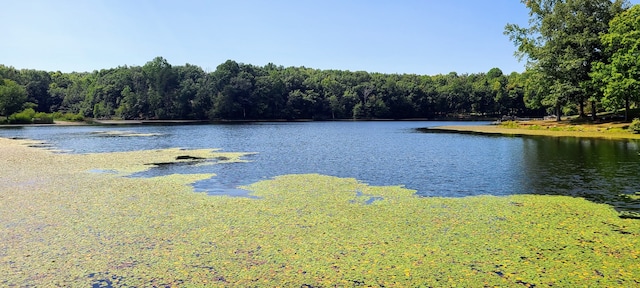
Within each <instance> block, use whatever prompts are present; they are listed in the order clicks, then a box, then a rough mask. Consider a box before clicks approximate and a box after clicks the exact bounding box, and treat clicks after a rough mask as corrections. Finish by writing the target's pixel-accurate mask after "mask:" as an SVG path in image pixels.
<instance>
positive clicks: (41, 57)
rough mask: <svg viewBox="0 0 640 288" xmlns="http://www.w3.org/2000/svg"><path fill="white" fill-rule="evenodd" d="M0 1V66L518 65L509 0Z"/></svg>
mask: <svg viewBox="0 0 640 288" xmlns="http://www.w3.org/2000/svg"><path fill="white" fill-rule="evenodd" d="M639 1H640V0H639ZM3 2H4V3H2V9H1V10H0V27H3V29H2V33H1V34H0V35H2V36H0V39H2V44H1V45H0V64H4V65H8V66H13V67H15V68H18V69H22V68H29V69H39V70H46V71H57V70H59V71H62V72H72V71H93V70H99V69H104V68H113V67H117V66H122V65H128V66H141V65H144V64H145V63H146V62H148V61H150V60H152V59H153V58H154V57H156V56H162V57H164V58H165V59H167V60H168V61H169V63H170V64H172V65H183V64H185V63H189V64H194V65H198V66H200V67H202V68H204V69H206V70H208V71H213V70H215V68H216V66H217V65H219V64H221V63H223V62H224V61H226V60H227V59H232V60H235V61H237V62H242V63H247V64H254V65H260V66H262V65H265V64H267V63H269V62H271V63H274V64H277V65H283V66H305V67H311V68H318V69H339V70H351V71H360V70H361V71H368V72H382V73H414V74H422V75H435V74H446V73H449V72H452V71H455V72H457V73H478V72H487V71H489V69H491V68H493V67H498V68H500V69H502V70H503V72H504V73H510V72H512V71H516V72H522V71H524V63H523V62H518V60H517V59H516V58H515V57H514V56H513V52H514V51H515V47H514V46H513V43H511V42H510V41H509V39H508V37H507V36H505V35H504V34H503V31H504V26H505V24H507V23H516V24H522V25H526V24H527V21H528V14H527V13H528V10H527V9H526V8H525V7H524V5H523V4H522V3H520V1H518V0H485V1H479V0H476V1H472V0H458V1H442V0H440V1H436V0H422V1H421V0H395V1H394V0H386V1H381V0H368V1H367V0H350V1H349V0H323V1H305V0H297V1H293V0H264V1H259V0H252V1H243V0H233V1H232V0H229V1H214V0H211V1H205V0H182V1H177V0H176V1H164V0H58V1H53V0H48V1H47V0H11V1H3ZM7 2H8V3H7ZM632 2H633V3H637V2H638V1H632Z"/></svg>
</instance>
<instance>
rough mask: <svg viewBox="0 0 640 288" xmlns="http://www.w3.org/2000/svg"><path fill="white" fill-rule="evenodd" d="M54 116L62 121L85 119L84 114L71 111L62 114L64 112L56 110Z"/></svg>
mask: <svg viewBox="0 0 640 288" xmlns="http://www.w3.org/2000/svg"><path fill="white" fill-rule="evenodd" d="M53 118H54V119H56V120H62V121H84V116H82V114H80V113H78V114H73V113H70V112H67V113H64V114H62V112H54V113H53Z"/></svg>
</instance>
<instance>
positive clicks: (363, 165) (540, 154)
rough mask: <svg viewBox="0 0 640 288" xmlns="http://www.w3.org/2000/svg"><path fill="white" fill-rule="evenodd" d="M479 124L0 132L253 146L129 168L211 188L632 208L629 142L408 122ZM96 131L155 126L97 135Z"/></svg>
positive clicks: (73, 139) (104, 141)
mask: <svg viewBox="0 0 640 288" xmlns="http://www.w3.org/2000/svg"><path fill="white" fill-rule="evenodd" d="M449 124H455V125H465V124H472V125H477V124H478V123H477V122H476V123H460V122H456V123H446V122H308V123H248V124H216V125H175V126H71V127H25V128H12V129H0V137H22V138H30V139H37V140H44V141H47V142H49V143H51V144H52V145H53V146H54V147H55V148H57V149H63V150H67V151H69V152H70V153H88V152H111V151H124V150H143V149H158V148H172V147H182V148H221V149H222V150H223V151H229V152H257V154H255V155H250V156H247V157H246V159H248V160H251V162H249V163H233V164H221V165H213V166H208V167H193V166H174V167H163V168H155V169H152V170H151V171H149V172H145V173H142V174H139V175H136V176H137V177H144V176H156V175H164V174H172V173H216V174H218V176H216V177H213V178H211V179H209V180H205V181H201V182H198V183H195V184H194V186H195V188H196V189H197V190H198V191H206V192H207V193H210V194H212V195H216V194H233V195H243V193H244V191H242V190H238V189H235V187H237V186H239V185H244V184H250V183H253V182H256V181H259V180H263V179H268V178H270V177H273V176H277V175H283V174H292V173H319V174H325V175H333V176H339V177H352V178H357V179H359V180H361V181H363V182H366V183H369V184H372V185H404V186H406V187H407V188H411V189H415V190H417V193H418V194H419V195H422V196H450V197H463V196H470V195H480V194H491V195H509V194H523V193H529V194H561V195H572V196H580V197H585V198H587V199H590V200H592V201H596V202H605V203H609V204H612V205H614V206H615V207H616V208H618V209H621V210H633V211H640V201H629V200H625V198H623V197H620V196H619V195H620V194H633V193H635V192H637V191H640V173H638V171H640V155H639V154H638V152H639V149H640V148H639V144H640V142H638V141H609V140H595V139H575V138H566V139H556V138H545V137H497V136H480V135H462V134H446V133H444V134H443V133H422V132H419V131H417V130H416V128H421V127H430V126H441V125H449ZM97 131H123V132H124V131H127V132H135V133H154V134H157V135H156V136H151V137H105V136H100V135H99V134H96V133H95V132H97Z"/></svg>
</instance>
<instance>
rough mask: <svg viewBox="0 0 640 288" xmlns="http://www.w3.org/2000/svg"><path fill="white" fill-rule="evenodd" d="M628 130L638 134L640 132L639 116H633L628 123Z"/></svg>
mask: <svg viewBox="0 0 640 288" xmlns="http://www.w3.org/2000/svg"><path fill="white" fill-rule="evenodd" d="M629 131H631V132H633V133H636V134H639V133H640V118H635V119H633V121H632V122H631V125H629Z"/></svg>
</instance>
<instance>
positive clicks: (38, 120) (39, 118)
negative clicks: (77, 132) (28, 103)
mask: <svg viewBox="0 0 640 288" xmlns="http://www.w3.org/2000/svg"><path fill="white" fill-rule="evenodd" d="M32 122H33V123H35V124H53V115H52V114H47V113H44V112H38V113H36V115H34V116H33V120H32Z"/></svg>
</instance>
